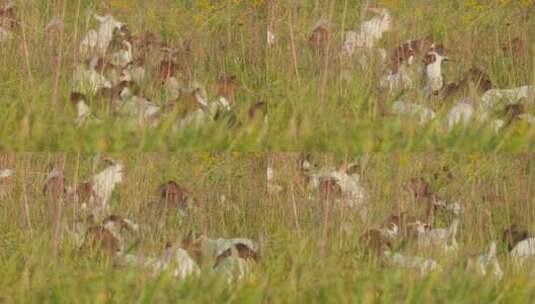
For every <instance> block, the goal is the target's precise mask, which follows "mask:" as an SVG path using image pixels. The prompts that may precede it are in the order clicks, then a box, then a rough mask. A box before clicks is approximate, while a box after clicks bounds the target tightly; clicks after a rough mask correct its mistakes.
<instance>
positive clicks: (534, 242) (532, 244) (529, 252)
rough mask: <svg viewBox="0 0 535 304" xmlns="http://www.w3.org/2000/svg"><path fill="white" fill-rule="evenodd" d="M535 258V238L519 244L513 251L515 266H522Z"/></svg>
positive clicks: (512, 256)
mask: <svg viewBox="0 0 535 304" xmlns="http://www.w3.org/2000/svg"><path fill="white" fill-rule="evenodd" d="M534 257H535V238H529V239H525V240H522V241H520V242H518V243H517V244H516V245H515V247H514V248H513V249H512V250H511V258H512V260H513V262H514V264H515V266H521V265H522V264H524V263H525V262H526V261H528V260H530V259H533V258H534Z"/></svg>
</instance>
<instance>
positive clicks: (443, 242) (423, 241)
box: [416, 218, 460, 252]
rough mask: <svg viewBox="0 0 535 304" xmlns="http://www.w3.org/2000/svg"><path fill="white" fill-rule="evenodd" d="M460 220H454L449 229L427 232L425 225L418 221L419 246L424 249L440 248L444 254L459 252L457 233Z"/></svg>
mask: <svg viewBox="0 0 535 304" xmlns="http://www.w3.org/2000/svg"><path fill="white" fill-rule="evenodd" d="M459 224H460V220H459V218H455V219H453V221H452V222H451V225H450V227H449V228H447V229H446V228H435V229H431V230H426V229H425V227H424V224H422V223H421V222H419V221H417V222H416V227H417V232H418V244H419V245H420V246H422V247H424V248H426V247H430V246H431V247H435V248H440V249H441V250H442V251H443V252H451V251H455V250H457V248H458V247H459V246H458V244H457V232H458V230H459Z"/></svg>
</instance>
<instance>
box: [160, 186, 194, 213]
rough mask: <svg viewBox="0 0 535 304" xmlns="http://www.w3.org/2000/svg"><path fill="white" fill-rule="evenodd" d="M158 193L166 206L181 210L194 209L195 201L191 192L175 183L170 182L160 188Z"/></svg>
mask: <svg viewBox="0 0 535 304" xmlns="http://www.w3.org/2000/svg"><path fill="white" fill-rule="evenodd" d="M157 193H158V195H159V197H160V199H161V200H162V202H164V203H165V205H166V206H173V207H176V208H179V209H188V208H191V207H193V204H194V203H195V199H194V197H193V195H192V194H191V192H190V191H188V190H187V189H186V188H184V187H182V186H180V185H179V184H177V183H176V182H175V181H168V182H165V183H163V184H161V185H160V186H158V189H157Z"/></svg>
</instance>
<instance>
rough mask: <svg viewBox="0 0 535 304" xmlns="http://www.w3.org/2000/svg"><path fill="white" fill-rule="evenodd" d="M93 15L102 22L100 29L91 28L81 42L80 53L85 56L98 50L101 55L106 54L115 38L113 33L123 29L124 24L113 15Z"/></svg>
mask: <svg viewBox="0 0 535 304" xmlns="http://www.w3.org/2000/svg"><path fill="white" fill-rule="evenodd" d="M93 17H94V18H95V19H96V20H97V21H98V22H99V23H100V25H99V28H98V31H95V30H89V31H88V32H87V34H86V36H85V37H84V38H83V39H82V42H81V43H80V53H81V54H82V55H83V56H84V57H85V56H87V55H88V54H90V53H91V52H96V53H97V54H98V55H100V56H105V55H106V52H107V51H108V47H109V46H110V43H111V41H112V40H113V33H114V32H115V30H117V29H121V28H122V27H123V26H124V24H123V23H121V22H119V21H117V20H115V18H114V17H113V16H111V15H106V16H99V15H96V14H95V15H93Z"/></svg>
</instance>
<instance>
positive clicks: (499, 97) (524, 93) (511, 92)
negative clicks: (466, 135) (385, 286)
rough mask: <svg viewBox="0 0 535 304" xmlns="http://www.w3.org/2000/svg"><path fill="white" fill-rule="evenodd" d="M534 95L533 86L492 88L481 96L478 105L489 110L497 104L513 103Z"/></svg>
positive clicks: (534, 87) (534, 88)
mask: <svg viewBox="0 0 535 304" xmlns="http://www.w3.org/2000/svg"><path fill="white" fill-rule="evenodd" d="M533 96H535V86H522V87H518V88H514V89H492V90H488V91H487V92H485V94H483V96H482V97H481V104H480V107H481V109H482V110H483V111H485V112H491V111H492V110H493V109H494V108H495V107H496V106H497V105H498V104H500V103H502V104H515V103H518V102H520V100H521V99H526V98H528V97H533Z"/></svg>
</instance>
